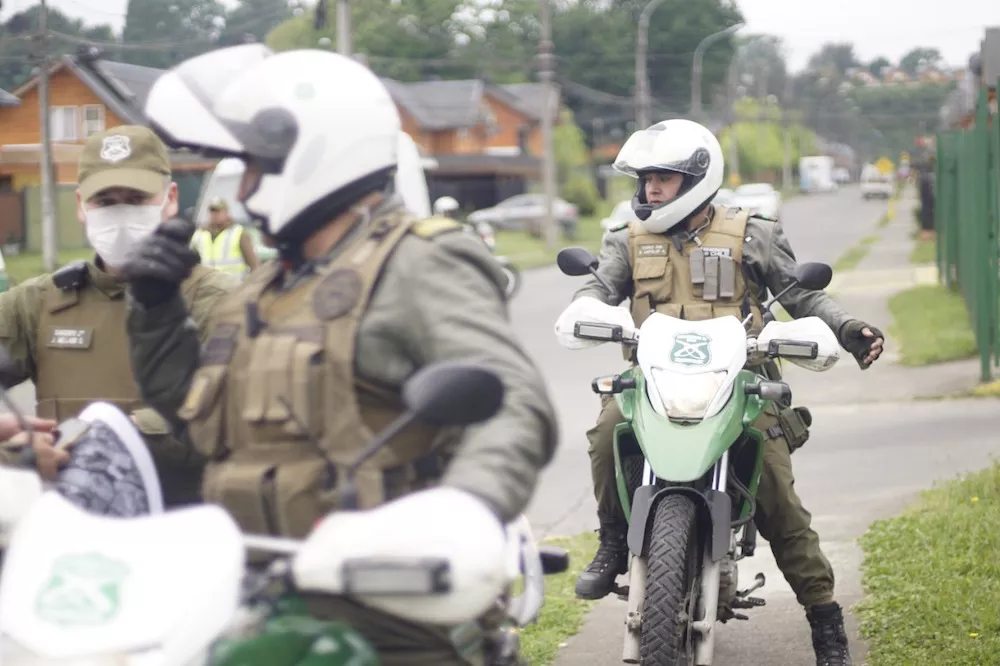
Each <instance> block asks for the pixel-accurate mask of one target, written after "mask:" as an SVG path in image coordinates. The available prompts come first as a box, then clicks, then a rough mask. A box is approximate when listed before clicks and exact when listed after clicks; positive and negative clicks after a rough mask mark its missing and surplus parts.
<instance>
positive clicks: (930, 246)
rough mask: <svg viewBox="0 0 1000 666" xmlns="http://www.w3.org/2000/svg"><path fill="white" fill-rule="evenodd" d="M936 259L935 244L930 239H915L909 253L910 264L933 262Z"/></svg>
mask: <svg viewBox="0 0 1000 666" xmlns="http://www.w3.org/2000/svg"><path fill="white" fill-rule="evenodd" d="M936 261H937V244H936V243H935V242H934V241H932V240H919V239H918V240H917V244H916V245H914V246H913V252H911V253H910V263H911V264H933V263H934V262H936Z"/></svg>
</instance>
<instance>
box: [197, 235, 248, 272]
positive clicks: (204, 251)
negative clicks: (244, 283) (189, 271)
mask: <svg viewBox="0 0 1000 666" xmlns="http://www.w3.org/2000/svg"><path fill="white" fill-rule="evenodd" d="M241 238H243V227H242V226H241V225H239V224H231V225H229V228H228V229H226V230H225V231H223V232H222V233H221V234H219V235H218V236H216V237H215V238H212V232H211V231H209V230H208V229H198V230H197V231H196V232H195V234H194V236H193V237H192V238H191V247H192V248H193V249H195V250H197V251H198V254H200V255H201V263H202V264H204V265H205V266H209V267H211V268H215V269H216V270H220V271H222V272H223V273H231V274H233V275H236V276H237V277H242V276H244V275H246V274H247V272H248V271H249V268H248V266H247V264H246V261H244V260H243V251H242V250H241V249H240V239H241Z"/></svg>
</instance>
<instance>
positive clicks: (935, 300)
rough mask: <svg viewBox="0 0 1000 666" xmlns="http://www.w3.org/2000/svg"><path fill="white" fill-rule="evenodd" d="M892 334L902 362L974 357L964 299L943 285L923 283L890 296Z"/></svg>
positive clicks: (973, 339) (915, 363) (972, 334)
mask: <svg viewBox="0 0 1000 666" xmlns="http://www.w3.org/2000/svg"><path fill="white" fill-rule="evenodd" d="M889 310H890V312H892V317H893V324H892V328H891V329H890V334H891V335H893V336H894V337H895V338H896V340H897V341H898V342H899V345H900V348H901V349H900V362H901V363H902V364H903V365H930V364H932V363H943V362H945V361H954V360H958V359H963V358H971V357H973V356H975V355H976V354H977V353H978V352H977V351H976V338H975V335H974V333H973V331H972V326H971V324H970V323H969V313H968V310H966V308H965V301H963V300H962V297H961V296H960V295H959V294H956V293H953V292H951V291H948V290H947V289H945V288H944V287H943V286H940V285H923V286H919V287H913V288H912V289H907V290H906V291H902V292H900V293H898V294H896V295H895V296H893V297H892V298H890V299H889Z"/></svg>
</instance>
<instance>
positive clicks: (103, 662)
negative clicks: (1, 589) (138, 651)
mask: <svg viewBox="0 0 1000 666" xmlns="http://www.w3.org/2000/svg"><path fill="white" fill-rule="evenodd" d="M0 664H3V666H128V655H126V654H105V655H91V656H87V657H65V658H58V659H57V658H54V657H44V656H42V655H39V654H35V653H34V652H31V651H29V650H28V649H26V648H25V647H24V646H22V645H20V644H18V643H15V642H14V641H12V640H11V639H9V638H7V637H6V636H4V637H3V638H0Z"/></svg>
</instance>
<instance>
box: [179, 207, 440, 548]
mask: <svg viewBox="0 0 1000 666" xmlns="http://www.w3.org/2000/svg"><path fill="white" fill-rule="evenodd" d="M425 222H426V223H428V224H427V225H425V224H424V223H425ZM422 225H423V226H422ZM458 226H459V225H458V224H457V223H455V222H453V221H448V224H447V225H444V223H443V222H442V221H441V220H439V219H438V220H426V221H424V222H417V223H414V222H413V220H412V219H411V218H410V217H409V216H408V215H407V214H406V213H404V212H402V211H399V212H393V213H389V214H388V215H386V216H385V217H382V218H377V219H376V220H375V222H374V223H373V225H372V229H371V230H370V231H368V232H365V234H364V235H362V236H361V237H360V238H357V239H352V240H351V241H350V245H349V246H348V247H346V248H345V249H344V250H343V251H342V252H341V253H340V254H339V255H338V256H337V257H335V258H334V259H333V260H332V261H331V262H330V263H329V264H327V265H325V266H323V267H321V268H319V269H318V270H317V273H316V274H315V275H314V276H312V277H311V278H309V280H308V281H307V282H303V283H300V284H298V285H296V286H294V287H292V288H291V289H289V290H285V291H282V290H278V289H276V288H272V285H274V283H275V281H276V280H277V279H278V278H279V277H280V271H281V267H280V266H279V265H278V263H277V262H275V263H274V264H269V265H267V266H265V267H263V268H262V269H261V270H259V271H256V272H255V273H251V275H250V277H249V278H248V279H247V281H246V282H245V283H244V284H243V287H242V289H241V290H240V291H238V292H236V293H234V294H231V295H230V296H228V297H227V298H225V299H224V300H223V302H222V304H221V306H220V307H219V309H218V311H217V315H216V318H215V319H214V320H213V321H214V323H215V325H214V329H213V333H212V336H211V338H210V340H209V342H208V344H207V345H206V347H205V349H204V351H203V354H202V359H201V367H200V368H199V370H198V372H197V373H196V374H195V377H194V379H193V380H192V384H191V388H190V390H189V392H188V396H187V399H186V401H185V404H184V405H183V407H182V408H181V410H180V412H179V415H180V416H181V418H183V419H184V420H186V421H187V422H188V431H189V433H190V435H191V439H192V441H193V442H194V445H195V446H196V447H197V448H198V450H199V451H200V452H201V453H203V454H204V455H206V456H208V457H209V458H210V460H211V461H212V462H210V463H209V465H208V468H207V469H206V472H205V481H204V487H203V495H204V497H205V500H206V501H209V502H216V503H218V504H221V505H222V506H224V507H225V508H226V509H227V510H228V511H229V512H230V513H231V514H232V515H233V516H234V518H235V519H236V521H237V522H238V524H239V525H240V527H241V528H242V529H243V530H244V531H246V532H250V533H258V534H278V535H284V536H291V537H296V538H301V537H304V536H305V535H306V534H308V532H309V531H310V530H311V529H312V527H313V526H314V524H315V522H316V520H318V519H319V518H321V517H322V516H323V515H325V514H326V513H328V512H329V511H331V510H333V509H335V508H337V506H338V501H339V500H338V497H339V495H338V491H339V490H340V488H338V485H340V484H342V481H343V479H344V478H345V476H344V474H345V471H346V469H347V467H348V466H349V465H351V464H352V463H354V462H355V460H356V459H357V457H358V455H359V453H361V451H362V450H364V448H365V446H366V445H367V444H368V443H369V442H370V441H371V440H372V438H373V436H374V434H373V433H378V432H380V431H381V430H382V429H383V428H384V427H385V426H386V425H387V424H389V423H390V422H391V421H392V420H394V419H395V418H396V417H397V416H398V415H400V414H401V413H402V412H403V406H402V404H401V402H400V397H399V395H398V393H397V392H396V391H393V390H387V389H385V388H381V387H377V386H373V385H370V384H369V383H368V382H366V381H364V380H363V379H362V378H360V377H358V376H357V375H356V374H355V357H356V353H355V350H356V345H357V336H358V327H359V324H360V323H361V320H362V317H363V316H364V314H365V312H366V310H367V308H368V305H369V301H370V299H371V296H372V293H373V291H374V289H375V285H376V283H377V281H378V279H379V276H380V275H381V273H382V270H383V267H384V265H385V264H386V262H387V261H389V259H390V257H391V255H392V252H393V250H394V249H395V247H396V245H397V244H398V243H399V242H400V241H401V240H402V239H403V238H404V237H405V236H406V235H407V233H410V232H411V231H413V232H414V233H417V235H420V236H424V237H427V236H430V235H434V234H435V233H437V232H438V231H440V230H442V229H444V228H445V227H447V228H448V229H455V228H458ZM248 304H256V307H257V311H258V314H259V318H260V320H261V321H262V322H263V324H262V325H261V326H260V327H255V328H259V329H260V330H259V331H250V330H248V321H250V320H252V319H253V318H252V317H250V316H248ZM455 442H456V431H455V430H453V429H437V428H430V427H427V426H422V425H413V426H411V427H409V428H407V429H405V430H404V431H403V432H401V433H399V434H398V435H397V436H396V437H395V438H393V439H392V441H391V443H390V444H389V445H388V446H387V447H385V448H384V449H382V451H381V452H380V453H378V454H376V455H375V456H374V457H372V458H371V459H370V460H369V461H367V462H366V463H365V464H363V465H361V466H360V467H359V469H358V472H357V476H356V477H355V486H356V488H357V497H358V505H359V507H360V508H370V507H374V506H377V505H379V504H382V503H383V502H385V501H387V500H388V499H392V498H394V497H398V496H400V495H403V494H405V493H407V492H411V491H413V490H416V489H419V488H421V487H425V486H429V485H431V484H432V483H433V482H436V481H437V480H438V479H439V478H440V476H441V475H442V474H443V472H444V468H445V465H446V464H447V461H448V460H449V458H450V454H451V451H452V450H453V446H454V444H455Z"/></svg>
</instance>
